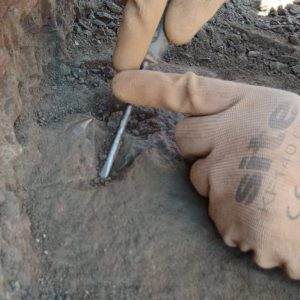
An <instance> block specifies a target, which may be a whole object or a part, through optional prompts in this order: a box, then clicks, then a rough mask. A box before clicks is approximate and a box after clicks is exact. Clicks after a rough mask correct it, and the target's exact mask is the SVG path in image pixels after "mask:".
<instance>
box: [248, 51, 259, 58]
mask: <svg viewBox="0 0 300 300" xmlns="http://www.w3.org/2000/svg"><path fill="white" fill-rule="evenodd" d="M260 55H261V54H260V52H259V51H249V52H248V57H259V56H260Z"/></svg>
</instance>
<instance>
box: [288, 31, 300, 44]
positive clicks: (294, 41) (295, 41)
mask: <svg viewBox="0 0 300 300" xmlns="http://www.w3.org/2000/svg"><path fill="white" fill-rule="evenodd" d="M288 40H289V42H290V43H291V44H293V45H295V46H297V45H299V44H300V40H299V38H298V37H297V36H296V35H295V34H292V35H290V36H289V37H288Z"/></svg>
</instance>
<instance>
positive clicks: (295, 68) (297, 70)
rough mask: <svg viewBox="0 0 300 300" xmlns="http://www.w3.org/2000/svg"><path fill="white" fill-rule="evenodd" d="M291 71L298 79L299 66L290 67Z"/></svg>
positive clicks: (299, 73) (299, 75) (299, 74)
mask: <svg viewBox="0 0 300 300" xmlns="http://www.w3.org/2000/svg"><path fill="white" fill-rule="evenodd" d="M292 70H293V72H294V73H295V74H296V75H297V76H298V77H300V64H298V65H296V66H294V67H292Z"/></svg>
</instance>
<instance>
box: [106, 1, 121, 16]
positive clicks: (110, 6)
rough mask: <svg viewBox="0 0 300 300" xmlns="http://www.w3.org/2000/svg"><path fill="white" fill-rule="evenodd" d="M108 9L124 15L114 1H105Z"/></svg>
mask: <svg viewBox="0 0 300 300" xmlns="http://www.w3.org/2000/svg"><path fill="white" fill-rule="evenodd" d="M104 3H105V5H106V7H107V8H108V9H109V10H110V11H111V12H112V13H114V14H121V13H122V8H121V7H120V6H119V5H117V4H116V3H114V2H112V1H105V2H104Z"/></svg>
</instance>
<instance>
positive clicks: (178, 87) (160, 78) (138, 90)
mask: <svg viewBox="0 0 300 300" xmlns="http://www.w3.org/2000/svg"><path fill="white" fill-rule="evenodd" d="M249 88H251V87H250V86H247V85H244V84H239V83H234V82H230V81H223V80H219V79H212V78H206V77H202V76H197V75H195V74H194V73H191V72H189V73H186V74H165V73H160V72H154V71H124V72H121V73H119V74H117V75H116V77H115V78H114V79H113V82H112V89H113V93H114V95H115V96H116V97H117V98H118V99H120V100H121V101H124V102H127V103H131V104H134V105H143V106H150V107H156V108H161V109H167V110H172V111H175V112H181V113H189V114H191V115H198V116H201V115H210V114H215V113H218V112H222V111H224V110H226V109H228V108H230V107H231V106H233V105H235V104H236V103H237V102H239V101H240V100H241V99H243V98H244V97H245V94H246V90H247V89H248V90H249Z"/></svg>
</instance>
